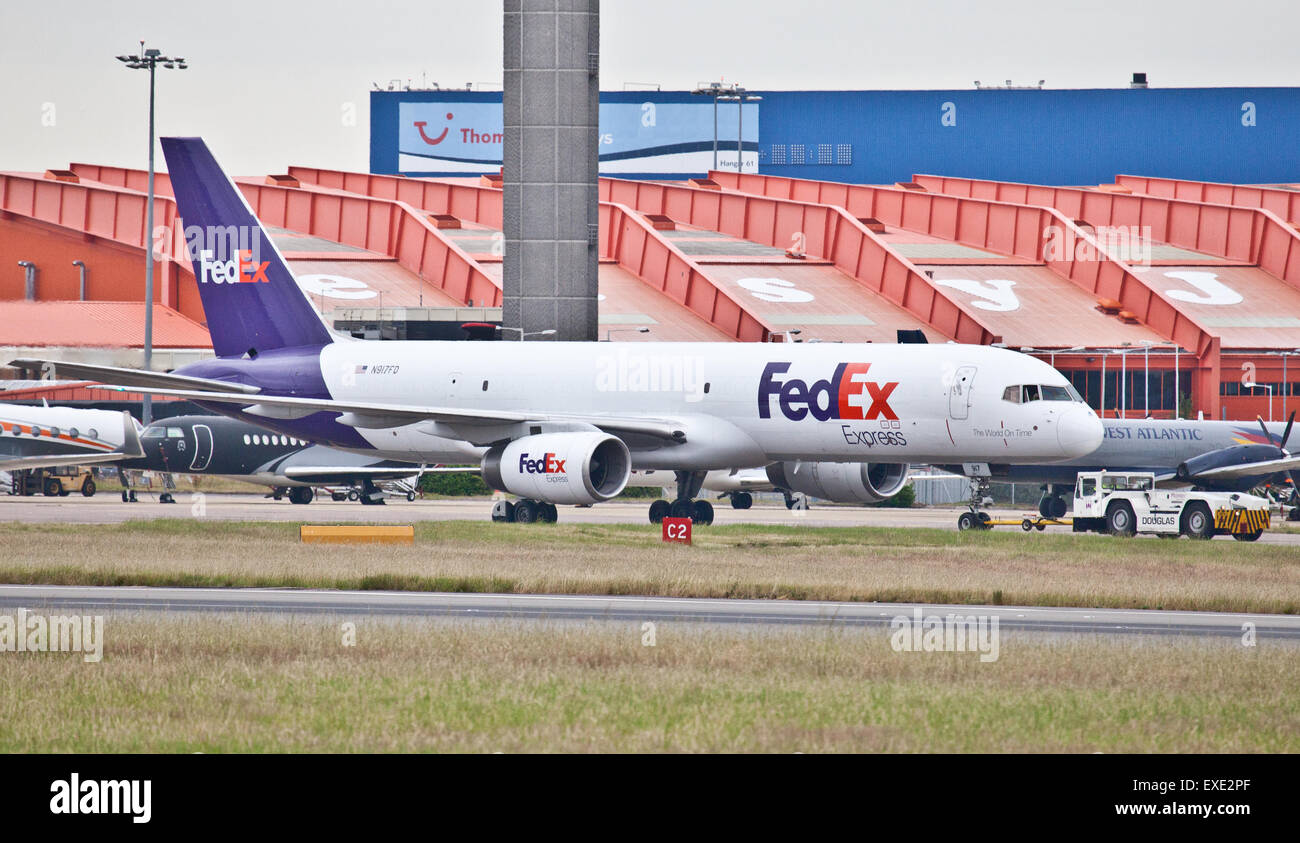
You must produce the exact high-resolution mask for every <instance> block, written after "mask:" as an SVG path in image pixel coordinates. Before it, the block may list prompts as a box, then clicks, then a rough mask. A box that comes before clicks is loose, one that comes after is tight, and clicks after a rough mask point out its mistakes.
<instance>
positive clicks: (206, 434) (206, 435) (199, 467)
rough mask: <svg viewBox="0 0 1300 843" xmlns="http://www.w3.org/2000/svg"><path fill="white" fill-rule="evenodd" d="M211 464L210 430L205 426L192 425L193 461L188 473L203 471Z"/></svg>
mask: <svg viewBox="0 0 1300 843" xmlns="http://www.w3.org/2000/svg"><path fill="white" fill-rule="evenodd" d="M210 462H212V428H210V427H208V426H207V425H206V424H196V425H194V459H193V461H191V462H190V471H204V470H206V469H207V467H208V463H210Z"/></svg>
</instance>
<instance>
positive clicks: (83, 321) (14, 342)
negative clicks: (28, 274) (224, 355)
mask: <svg viewBox="0 0 1300 843" xmlns="http://www.w3.org/2000/svg"><path fill="white" fill-rule="evenodd" d="M153 345H154V347H155V348H211V347H212V340H211V339H210V338H209V337H208V329H207V328H205V327H204V326H203V325H200V324H199V323H198V322H195V321H194V320H192V319H188V318H186V317H184V316H182V315H181V314H179V313H177V312H176V311H175V310H172V309H171V308H169V307H163V306H162V305H154V308H153ZM0 346H46V347H48V346H90V347H95V348H142V347H144V303H143V302H128V301H34V302H33V301H0Z"/></svg>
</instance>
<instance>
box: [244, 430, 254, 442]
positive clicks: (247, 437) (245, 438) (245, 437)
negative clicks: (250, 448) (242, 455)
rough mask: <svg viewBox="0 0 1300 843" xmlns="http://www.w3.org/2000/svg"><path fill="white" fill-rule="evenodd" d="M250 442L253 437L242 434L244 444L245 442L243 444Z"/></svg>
mask: <svg viewBox="0 0 1300 843" xmlns="http://www.w3.org/2000/svg"><path fill="white" fill-rule="evenodd" d="M252 443H253V438H252V437H251V436H249V435H248V434H247V433H245V434H244V444H245V445H251V444H252Z"/></svg>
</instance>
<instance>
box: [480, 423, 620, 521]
mask: <svg viewBox="0 0 1300 843" xmlns="http://www.w3.org/2000/svg"><path fill="white" fill-rule="evenodd" d="M631 473H632V455H631V454H630V453H628V450H627V445H624V444H623V440H621V439H619V438H617V437H615V436H610V435H608V434H605V433H594V432H592V433H584V432H577V433H541V434H538V435H536V436H525V437H523V438H522V439H516V440H514V441H513V442H511V443H510V444H508V445H506V446H505V447H496V448H493V449H492V450H490V451H488V452H487V454H485V455H484V457H483V479H484V481H486V482H487V484H488V485H489V486H491V487H492V488H494V489H500V490H502V491H506V492H510V493H511V494H513V495H518V496H519V497H521V498H531V499H533V500H538V501H545V502H547V503H560V504H590V503H599V502H600V501H607V500H609V499H610V498H612V497H614V496H615V495H617V494H618V493H619V492H621V491H623V487H624V486H626V485H627V480H628V477H629V476H630V475H631Z"/></svg>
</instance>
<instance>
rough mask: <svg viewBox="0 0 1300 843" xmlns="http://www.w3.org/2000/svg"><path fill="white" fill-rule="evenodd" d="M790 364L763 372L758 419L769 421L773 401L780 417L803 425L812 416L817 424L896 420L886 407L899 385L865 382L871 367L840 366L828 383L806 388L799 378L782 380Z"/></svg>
mask: <svg viewBox="0 0 1300 843" xmlns="http://www.w3.org/2000/svg"><path fill="white" fill-rule="evenodd" d="M790 366H791V364H790V363H783V362H773V363H768V364H767V366H765V367H764V368H763V376H762V377H761V378H760V379H759V381H758V417H759V418H760V419H770V418H771V417H772V400H773V399H776V403H777V406H778V407H779V408H780V410H781V415H783V416H785V417H786V418H787V419H789V420H790V421H802V420H803V419H804V418H806V417H808V416H809V415H811V416H812V417H813V418H814V419H816V420H817V421H829V420H831V419H857V420H862V419H895V420H896V419H897V418H898V415H897V414H896V413H895V412H894V409H893V408H892V407H890V406H889V396H890V395H892V394H893V392H894V390H895V389H897V388H898V381H890V382H888V383H880V382H879V381H873V380H868V378H867V370H868V369H870V368H871V364H870V363H840V364H839V365H838V366H836V367H835V372H834V374H832V375H831V376H830V378H829V379H823V380H819V381H814V382H813V383H812V384H809V383H808V382H807V381H804V380H801V379H799V378H782V377H780V376H781V375H784V374H785V373H786V372H788V371H790Z"/></svg>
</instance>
